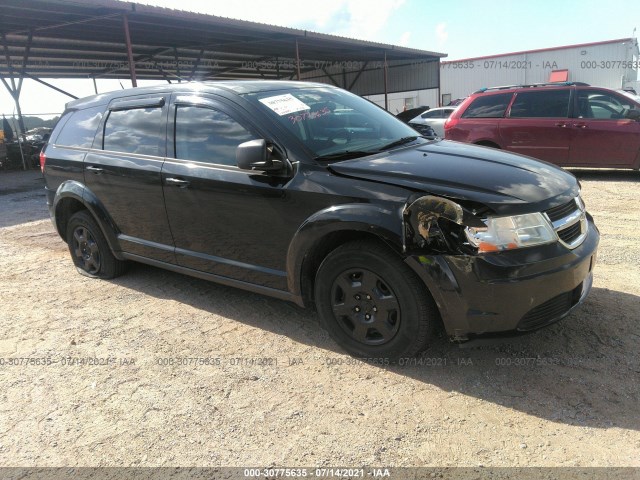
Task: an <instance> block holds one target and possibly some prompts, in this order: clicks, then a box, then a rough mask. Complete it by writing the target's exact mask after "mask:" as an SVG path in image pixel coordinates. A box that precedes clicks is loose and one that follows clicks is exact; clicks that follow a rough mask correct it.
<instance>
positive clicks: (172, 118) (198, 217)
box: [162, 95, 297, 290]
mask: <svg viewBox="0 0 640 480" xmlns="http://www.w3.org/2000/svg"><path fill="white" fill-rule="evenodd" d="M169 122H170V125H171V128H170V129H169V132H170V134H169V138H170V141H169V150H170V151H169V152H168V153H169V155H168V156H169V157H172V158H167V161H166V162H165V164H164V167H163V170H162V178H163V185H164V187H163V188H164V197H165V202H166V208H167V214H168V216H169V222H170V225H171V231H172V233H173V238H174V241H175V246H176V259H177V262H178V264H179V265H181V266H184V267H187V268H191V269H195V270H199V271H204V272H207V273H212V274H215V275H221V276H224V277H228V278H233V279H236V280H241V281H246V282H250V283H257V284H260V285H264V286H267V287H271V288H275V289H279V290H285V289H286V288H287V285H286V273H285V270H286V265H285V261H286V252H287V248H288V245H289V242H290V240H291V237H292V235H293V233H294V232H292V231H291V222H290V221H287V219H288V215H290V212H288V211H289V210H290V209H291V206H292V205H291V199H290V198H289V196H288V193H287V190H286V189H285V185H286V183H287V182H288V181H289V180H290V179H288V178H278V177H273V176H268V175H266V174H262V173H259V172H253V171H247V170H241V169H239V168H238V167H237V165H236V147H237V146H238V145H239V144H241V143H244V142H246V141H249V140H252V139H256V138H264V137H265V135H261V134H260V133H259V131H258V129H257V128H255V126H254V125H253V124H252V122H250V121H249V120H248V117H247V116H245V115H240V114H239V112H238V107H236V106H234V105H232V104H231V103H230V102H228V101H225V100H223V99H221V98H213V97H199V96H190V95H175V96H174V104H173V105H172V106H171V112H170V115H169ZM296 225H297V224H296Z"/></svg>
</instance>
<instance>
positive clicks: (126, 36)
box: [122, 15, 138, 87]
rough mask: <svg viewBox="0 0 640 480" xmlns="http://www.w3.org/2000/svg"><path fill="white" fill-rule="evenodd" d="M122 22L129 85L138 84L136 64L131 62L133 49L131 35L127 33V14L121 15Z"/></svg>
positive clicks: (135, 85)
mask: <svg viewBox="0 0 640 480" xmlns="http://www.w3.org/2000/svg"><path fill="white" fill-rule="evenodd" d="M122 23H123V25H124V39H125V41H126V43H127V57H128V58H129V73H130V74H131V85H133V86H134V87H137V86H138V81H137V80H136V64H135V63H134V62H133V49H132V48H131V36H130V35H129V17H128V15H123V16H122Z"/></svg>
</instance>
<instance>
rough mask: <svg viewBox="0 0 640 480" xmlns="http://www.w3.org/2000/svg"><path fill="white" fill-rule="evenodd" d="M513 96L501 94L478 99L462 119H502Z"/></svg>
mask: <svg viewBox="0 0 640 480" xmlns="http://www.w3.org/2000/svg"><path fill="white" fill-rule="evenodd" d="M511 96H512V94H511V93H499V94H497V95H486V96H480V97H477V98H476V99H475V100H474V101H473V102H472V103H471V105H469V108H467V110H466V111H465V112H464V113H463V114H462V118H501V117H503V116H504V112H505V110H506V109H507V106H508V105H509V102H510V101H511Z"/></svg>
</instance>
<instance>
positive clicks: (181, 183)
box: [165, 177, 191, 188]
mask: <svg viewBox="0 0 640 480" xmlns="http://www.w3.org/2000/svg"><path fill="white" fill-rule="evenodd" d="M165 183H166V184H167V185H174V186H176V187H180V188H185V187H188V186H189V185H190V184H191V182H189V181H188V180H182V179H181V178H173V177H169V178H166V179H165Z"/></svg>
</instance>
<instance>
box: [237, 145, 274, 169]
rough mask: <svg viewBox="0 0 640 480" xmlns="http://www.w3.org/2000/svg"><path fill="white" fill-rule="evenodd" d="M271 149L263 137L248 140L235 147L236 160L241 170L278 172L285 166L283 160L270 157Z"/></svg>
mask: <svg viewBox="0 0 640 480" xmlns="http://www.w3.org/2000/svg"><path fill="white" fill-rule="evenodd" d="M270 150H271V149H270V148H268V147H267V141H266V140H264V139H263V138H260V139H258V140H249V141H248V142H244V143H241V144H240V145H238V147H237V148H236V162H237V163H238V167H239V168H242V169H243V170H257V171H260V172H278V171H281V170H283V169H284V168H285V162H283V161H282V160H278V159H275V158H272V154H271V151H270Z"/></svg>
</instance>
